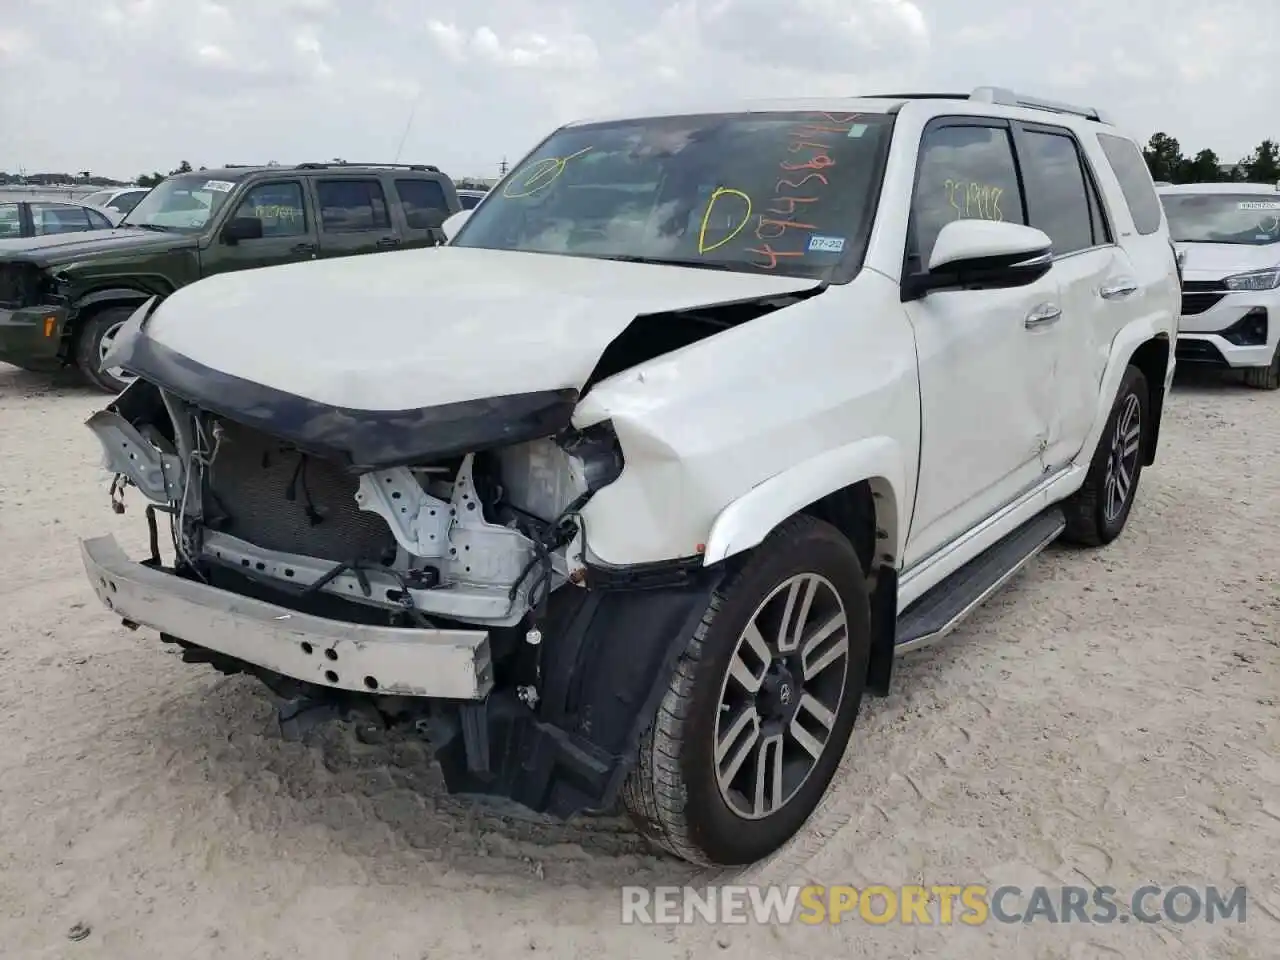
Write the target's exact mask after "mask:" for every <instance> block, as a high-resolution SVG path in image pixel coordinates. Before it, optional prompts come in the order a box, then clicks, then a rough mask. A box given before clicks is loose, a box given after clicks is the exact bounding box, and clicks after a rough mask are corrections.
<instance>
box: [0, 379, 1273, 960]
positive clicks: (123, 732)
mask: <svg viewBox="0 0 1280 960" xmlns="http://www.w3.org/2000/svg"><path fill="white" fill-rule="evenodd" d="M102 403H103V398H102V397H101V396H100V395H96V394H93V393H91V392H88V391H85V390H83V389H79V388H64V387H53V386H51V385H50V384H49V382H48V380H47V378H42V377H37V376H34V375H30V374H25V373H21V372H19V371H16V370H13V369H11V368H8V367H4V366H3V365H0V450H2V451H3V452H4V457H3V459H2V460H0V544H3V545H4V548H5V549H4V551H3V553H0V598H3V602H4V609H5V610H6V614H5V616H4V618H3V630H2V631H0V828H2V829H0V904H2V905H3V907H2V908H0V955H2V956H4V957H16V958H22V960H35V958H55V957H56V958H62V957H67V958H72V957H74V958H110V960H123V958H149V957H164V958H184V960H185V958H192V960H199V958H214V957H218V958H229V960H256V958H263V960H266V958H279V960H285V958H290V960H292V958H296V957H303V956H305V957H308V958H311V960H325V958H330V957H333V958H347V957H361V958H363V957H370V958H373V957H377V958H382V960H393V958H403V960H421V958H427V957H431V958H451V957H464V956H480V955H484V956H494V957H514V956H521V955H530V956H536V955H544V956H553V957H566V958H569V957H589V956H590V957H602V956H607V957H617V958H622V957H629V958H632V960H648V958H660V957H703V956H718V955H722V954H723V955H728V956H732V957H734V958H735V960H739V958H751V957H761V958H763V957H776V956H779V955H783V954H786V955H789V956H790V957H792V958H797V960H798V958H803V957H824V958H828V957H832V956H842V957H848V958H861V957H867V958H871V957H875V958H894V957H939V958H957V957H974V958H981V960H988V958H1004V957H1008V958H1016V960H1051V958H1053V960H1056V958H1062V960H1094V958H1104V957H1105V958H1110V957H1137V956H1142V955H1144V954H1145V955H1148V956H1151V957H1159V958H1161V960H1166V958H1169V960H1175V958H1182V957H1203V958H1213V960H1235V958H1246V957H1248V958H1271V957H1276V956H1277V955H1278V953H1277V947H1276V943H1277V941H1278V940H1280V728H1278V727H1277V723H1276V718H1277V713H1278V711H1277V705H1278V703H1280V564H1278V563H1277V560H1276V544H1277V543H1280V471H1278V470H1277V468H1276V466H1275V459H1274V458H1275V457H1276V456H1277V454H1278V453H1280V393H1277V394H1263V393H1258V392H1253V391H1247V390H1244V389H1242V388H1240V387H1237V386H1234V385H1226V384H1220V383H1215V382H1208V383H1194V384H1180V385H1179V388H1178V389H1177V391H1176V392H1175V394H1174V396H1173V397H1172V398H1171V401H1170V405H1169V410H1168V412H1167V414H1166V417H1165V423H1166V426H1165V431H1164V440H1163V447H1162V454H1161V458H1160V461H1159V463H1158V464H1157V465H1156V466H1155V467H1154V468H1152V469H1150V470H1149V471H1148V472H1147V473H1146V474H1145V475H1144V477H1143V481H1142V487H1141V490H1140V492H1139V499H1138V503H1137V506H1136V508H1135V511H1134V513H1133V516H1132V518H1131V519H1130V523H1129V528H1128V530H1127V531H1126V533H1125V534H1124V536H1123V537H1122V538H1121V540H1120V541H1118V542H1117V543H1115V544H1114V545H1113V546H1112V547H1111V548H1109V549H1107V550H1105V551H1098V552H1090V551H1073V550H1067V549H1057V548H1054V549H1051V550H1050V551H1048V552H1047V553H1045V554H1044V555H1043V556H1042V557H1041V558H1039V559H1038V560H1037V561H1035V562H1034V563H1033V564H1031V565H1030V566H1029V567H1028V568H1027V571H1026V572H1025V573H1023V574H1022V575H1021V576H1020V577H1019V578H1018V579H1017V580H1015V581H1014V583H1012V584H1011V585H1010V586H1009V587H1008V588H1006V589H1005V590H1004V591H1003V592H1002V593H1001V594H999V595H998V596H997V597H996V598H994V599H993V600H992V601H991V602H990V603H988V604H987V605H986V607H985V608H984V609H983V610H982V611H980V612H979V613H978V614H977V615H976V616H975V617H974V618H973V619H972V620H971V621H970V622H969V623H968V624H967V625H966V626H965V627H963V628H962V629H961V630H960V631H959V632H958V633H957V634H956V636H955V637H954V639H953V641H952V642H950V643H948V644H946V645H943V646H941V647H938V648H935V649H932V650H927V651H923V652H920V653H917V654H913V655H912V656H910V657H908V658H907V659H906V660H904V661H903V662H902V663H901V665H900V670H899V672H898V677H897V686H896V691H895V693H894V695H893V696H891V697H889V698H888V699H885V700H870V701H868V702H867V705H866V706H865V707H864V711H863V714H862V717H861V719H860V721H859V725H858V728H857V730H856V733H855V736H854V739H853V742H852V744H851V746H850V750H849V755H848V757H847V760H846V769H845V772H843V773H842V775H841V777H840V779H839V781H838V783H837V784H836V786H835V789H834V791H833V794H832V797H831V800H830V802H829V803H828V805H827V806H826V807H825V809H824V810H823V811H822V812H821V813H820V815H819V816H818V817H817V818H816V819H815V821H814V822H813V825H812V830H811V831H810V832H809V833H808V835H807V836H806V837H805V838H803V840H802V842H801V843H800V844H798V845H797V846H795V847H793V848H792V849H790V850H788V851H786V852H785V853H784V854H783V855H782V856H780V857H779V858H778V859H776V860H775V861H774V862H770V863H766V864H764V865H761V866H759V867H757V868H754V869H753V870H751V871H749V872H748V873H747V874H746V875H745V877H744V878H742V879H744V880H747V881H750V882H760V883H765V882H768V883H787V882H817V883H824V884H842V883H849V884H855V885H865V884H870V883H885V884H889V885H891V886H896V885H901V884H909V883H917V882H921V883H925V884H940V883H957V884H959V883H985V884H988V885H989V886H996V885H1000V884H1020V885H1022V886H1024V887H1026V886H1030V885H1033V884H1036V883H1042V884H1047V885H1053V886H1058V885H1062V884H1109V885H1111V886H1113V887H1115V888H1117V889H1118V890H1120V891H1122V892H1131V891H1133V890H1135V889H1136V888H1137V887H1139V886H1141V885H1142V884H1144V883H1154V884H1160V885H1162V886H1164V887H1169V886H1172V885H1174V884H1178V883H1185V884H1190V885H1192V886H1195V885H1201V886H1203V885H1207V884H1215V885H1218V886H1220V887H1221V886H1229V887H1230V886H1235V885H1237V884H1245V885H1247V887H1248V897H1249V899H1248V907H1247V910H1248V912H1247V920H1246V922H1245V923H1244V924H1237V923H1234V922H1232V923H1223V922H1221V921H1220V922H1218V923H1217V924H1213V925H1208V924H1205V923H1194V924H1187V925H1181V926H1180V925H1176V924H1173V923H1159V924H1139V923H1129V924H1114V925H1109V926H1098V925H1092V926H1087V925H1083V924H1079V923H1077V924H1071V925H1066V926H1063V925H1056V926H1055V925H1050V924H1047V923H1034V924H1030V925H1021V926H1016V925H1015V926H1007V925H1006V926H1002V925H998V924H988V925H985V926H981V927H964V928H960V927H955V926H952V927H943V926H907V925H891V926H882V927H870V926H868V925H866V924H864V923H862V922H861V921H857V920H854V921H851V922H848V923H846V924H843V925H840V926H834V927H833V926H822V927H805V926H799V925H796V926H789V927H785V928H784V927H776V926H775V927H770V926H763V925H754V924H749V925H742V926H720V927H714V926H710V925H708V924H695V925H688V926H672V927H645V926H635V925H622V924H621V923H620V920H619V917H620V904H621V895H620V893H619V888H620V887H621V886H622V885H624V884H642V885H660V884H684V883H698V884H700V883H705V882H706V881H707V879H708V878H707V877H706V876H705V875H699V874H696V873H694V872H692V871H691V870H689V869H688V868H686V867H685V866H684V865H682V864H680V863H678V862H675V861H672V860H669V859H666V858H663V857H661V856H658V855H656V854H655V853H653V852H652V851H651V850H650V849H648V848H646V846H645V845H644V843H643V842H642V841H641V840H640V839H639V837H637V836H636V835H635V834H634V833H632V832H631V830H630V829H629V828H628V826H627V824H626V822H625V821H624V820H623V819H621V818H597V819H591V820H584V821H582V822H575V823H571V824H554V823H544V822H541V821H539V820H537V819H534V818H518V817H512V816H510V815H509V814H506V813H503V812H502V811H501V810H499V809H495V808H490V807H478V806H475V805H472V804H469V803H466V802H463V801H460V800H456V799H451V798H449V797H447V796H445V795H444V794H443V791H442V789H441V786H440V781H439V776H438V773H437V772H436V771H435V770H434V769H433V768H432V766H431V764H430V763H429V762H428V760H427V758H426V756H425V755H424V753H423V751H422V749H421V748H420V747H419V746H417V745H416V744H414V743H412V742H409V741H407V740H406V741H396V742H392V743H389V744H384V745H380V746H367V745H363V744H360V743H358V742H357V741H356V740H355V739H354V738H353V737H351V736H350V734H349V733H348V732H346V731H345V730H343V729H341V728H330V729H326V730H324V731H322V732H321V733H320V734H319V735H318V736H316V737H315V738H314V739H313V740H310V741H309V742H307V743H301V744H300V743H287V742H284V741H282V740H281V739H280V737H279V736H278V734H277V731H276V729H275V727H274V713H273V710H272V707H271V704H270V701H269V700H268V699H267V696H266V692H265V690H264V689H262V688H260V687H259V686H258V685H257V684H256V683H255V682H253V681H249V680H246V679H244V678H229V679H228V678H223V677H220V676H219V675H217V674H215V673H214V672H213V671H212V670H210V669H208V668H205V667H191V666H186V665H183V664H182V663H181V662H180V661H179V660H178V658H177V657H176V656H174V655H173V654H172V652H170V651H167V650H166V649H165V648H162V646H161V645H160V644H159V643H158V642H157V641H156V639H155V638H154V636H153V635H150V634H149V633H148V632H146V631H139V632H138V633H130V632H128V631H126V630H125V629H123V628H122V627H121V626H120V625H119V623H118V621H117V620H115V619H114V618H113V617H111V616H110V615H109V614H108V613H107V612H106V611H105V610H104V609H103V608H101V607H100V606H99V605H98V603H97V601H96V599H95V598H94V597H93V595H92V593H91V591H90V590H89V588H88V586H87V584H86V583H85V580H84V576H83V572H82V569H81V567H80V563H79V555H78V552H77V547H76V538H77V537H80V536H89V535H95V534H99V533H103V532H108V531H110V532H115V533H117V535H118V536H120V537H121V539H122V542H124V543H126V545H127V546H130V547H132V548H134V549H137V550H138V551H139V555H140V556H141V555H142V551H143V549H144V547H145V532H144V531H145V525H144V523H143V519H142V516H141V510H140V506H141V503H140V500H139V498H138V496H137V494H136V491H134V492H133V494H132V495H131V497H130V503H131V505H132V509H131V510H130V511H129V512H128V513H126V514H125V515H124V516H116V515H114V514H112V513H111V511H110V510H109V509H108V501H107V494H106V481H107V478H106V475H105V473H104V472H103V471H102V470H101V467H100V465H99V464H100V460H99V452H98V449H97V447H96V444H95V442H94V440H93V438H92V436H91V435H90V434H89V432H88V430H86V429H85V428H84V427H83V426H82V421H83V419H84V418H85V416H87V415H88V414H89V413H90V412H91V411H93V410H94V409H96V408H97V407H99V406H101V405H102ZM77 924H78V925H80V926H79V927H78V928H77V929H74V930H73V927H75V926H76V925H77ZM82 935H83V936H82ZM73 937H76V938H79V939H73Z"/></svg>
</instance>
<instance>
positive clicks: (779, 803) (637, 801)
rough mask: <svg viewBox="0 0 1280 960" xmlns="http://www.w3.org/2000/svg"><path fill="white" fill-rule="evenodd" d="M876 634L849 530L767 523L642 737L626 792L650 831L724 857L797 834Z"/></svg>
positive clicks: (709, 858)
mask: <svg viewBox="0 0 1280 960" xmlns="http://www.w3.org/2000/svg"><path fill="white" fill-rule="evenodd" d="M870 636H871V626H870V605H869V601H868V596H867V586H866V580H865V577H864V575H863V572H862V566H861V564H860V562H859V560H858V555H857V552H856V551H855V550H854V548H853V546H852V545H851V544H850V543H849V541H848V540H847V539H846V538H845V537H844V536H842V535H841V534H840V532H839V531H838V530H836V529H835V528H834V527H832V526H830V525H829V524H827V523H824V522H822V521H820V520H817V519H815V518H812V517H808V516H800V517H795V518H792V519H791V520H789V521H787V523H785V524H783V526H781V527H780V528H779V529H778V530H776V531H775V532H774V533H772V534H771V535H770V536H769V537H768V538H767V539H766V540H765V541H764V542H763V543H762V544H761V545H760V546H759V547H758V548H756V550H755V552H754V553H753V555H752V556H751V558H750V559H749V560H748V561H747V562H746V564H745V565H744V566H743V567H742V568H741V569H740V570H739V571H738V572H737V574H736V575H734V576H733V577H732V578H731V580H730V582H728V583H727V584H726V585H725V586H724V587H723V588H722V589H721V590H720V591H718V592H717V593H716V594H715V596H714V597H713V598H712V601H711V603H710V605H709V606H708V608H707V611H706V614H705V616H704V617H703V620H702V623H701V625H700V626H699V628H698V630H697V631H696V632H695V634H694V636H693V637H692V638H690V640H689V642H688V645H687V647H686V649H685V651H684V654H683V655H682V656H681V658H680V661H679V663H678V665H677V667H676V670H675V672H674V673H673V675H672V677H671V680H670V686H669V688H668V690H667V693H666V695H665V696H664V697H663V700H662V704H661V706H660V707H659V710H658V715H657V718H656V720H655V722H654V725H653V727H652V728H651V729H650V730H649V731H648V733H647V734H646V735H645V737H644V739H643V740H642V742H641V745H640V756H639V760H638V762H637V765H636V768H635V770H634V771H633V772H632V774H631V776H630V777H629V778H628V780H627V783H626V786H625V787H624V789H623V802H624V804H625V806H626V807H627V809H628V811H629V812H630V813H631V815H632V818H633V819H634V820H635V821H636V822H637V824H638V825H639V827H640V829H641V830H642V832H644V833H645V834H646V835H647V836H649V837H650V838H651V839H653V840H655V841H656V842H657V843H659V844H660V845H662V846H663V847H665V848H666V849H667V850H669V851H670V852H672V853H674V854H675V855H677V856H679V857H682V858H684V859H686V860H690V861H692V862H694V863H699V864H703V865H707V866H723V867H734V866H743V865H746V864H750V863H754V862H756V861H758V860H761V859H763V858H765V857H767V856H768V855H770V854H771V853H773V852H774V851H776V850H777V849H779V848H780V847H781V846H782V845H783V844H784V843H786V842H787V841H788V840H789V839H790V838H791V837H792V836H794V835H795V834H796V833H797V832H799V830H800V829H801V828H802V827H803V826H804V823H805V821H806V820H807V819H808V818H809V816H810V814H812V812H813V811H814V809H815V808H816V807H817V805H818V803H819V801H820V800H821V799H822V796H823V794H824V793H825V792H826V790H827V787H828V785H829V784H830V782H831V779H832V777H833V776H834V775H835V772H836V769H837V768H838V766H839V764H840V760H841V757H842V756H843V754H844V750H845V747H846V745H847V744H848V741H849V736H850V734H851V733H852V731H853V724H854V720H855V719H856V718H857V715H858V708H859V704H860V702H861V700H862V693H863V687H864V684H865V681H866V674H867V661H868V657H869V653H870Z"/></svg>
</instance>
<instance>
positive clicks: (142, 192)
mask: <svg viewBox="0 0 1280 960" xmlns="http://www.w3.org/2000/svg"><path fill="white" fill-rule="evenodd" d="M150 191H151V188H150V187H120V188H116V189H112V190H99V191H98V192H97V193H91V194H89V195H88V196H87V197H85V198H84V200H83V201H82V202H83V203H87V204H91V205H93V206H98V207H106V208H107V209H108V210H114V211H116V213H118V214H119V215H120V216H121V217H123V216H124V215H125V214H126V213H128V212H129V211H130V210H132V209H133V208H134V207H136V206H137V205H138V202H139V201H140V200H142V198H143V197H145V196H146V195H147V194H148V193H149V192H150Z"/></svg>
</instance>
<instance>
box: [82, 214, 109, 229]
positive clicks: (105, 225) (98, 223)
mask: <svg viewBox="0 0 1280 960" xmlns="http://www.w3.org/2000/svg"><path fill="white" fill-rule="evenodd" d="M85 213H86V214H88V217H89V226H90V227H92V228H93V229H94V230H110V229H111V221H110V220H108V219H107V218H106V217H104V216H103V215H102V214H100V213H99V212H98V211H97V210H85Z"/></svg>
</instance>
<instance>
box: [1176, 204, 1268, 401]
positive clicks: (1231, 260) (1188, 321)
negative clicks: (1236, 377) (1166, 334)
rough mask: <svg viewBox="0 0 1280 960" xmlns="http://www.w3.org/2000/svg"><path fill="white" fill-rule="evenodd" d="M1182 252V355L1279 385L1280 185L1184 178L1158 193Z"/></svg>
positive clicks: (1264, 385) (1254, 383) (1262, 385)
mask: <svg viewBox="0 0 1280 960" xmlns="http://www.w3.org/2000/svg"><path fill="white" fill-rule="evenodd" d="M1159 192H1160V199H1161V201H1162V202H1163V204H1164V209H1165V213H1166V215H1167V218H1168V221H1169V232H1170V235H1171V236H1172V237H1173V241H1174V244H1175V245H1176V246H1177V247H1178V249H1179V251H1180V253H1181V254H1182V256H1183V278H1182V316H1181V319H1180V320H1179V321H1178V346H1177V355H1178V361H1179V362H1180V363H1185V364H1197V365H1203V366H1210V367H1219V368H1230V369H1232V370H1238V371H1240V373H1241V375H1242V376H1243V378H1244V382H1245V383H1246V384H1247V385H1248V386H1251V387H1256V388H1258V389H1260V390H1276V389H1280V184H1277V185H1274V186H1273V185H1271V184H1261V183H1183V184H1178V185H1177V186H1169V187H1164V188H1162V189H1161V190H1160V191H1159Z"/></svg>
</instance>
